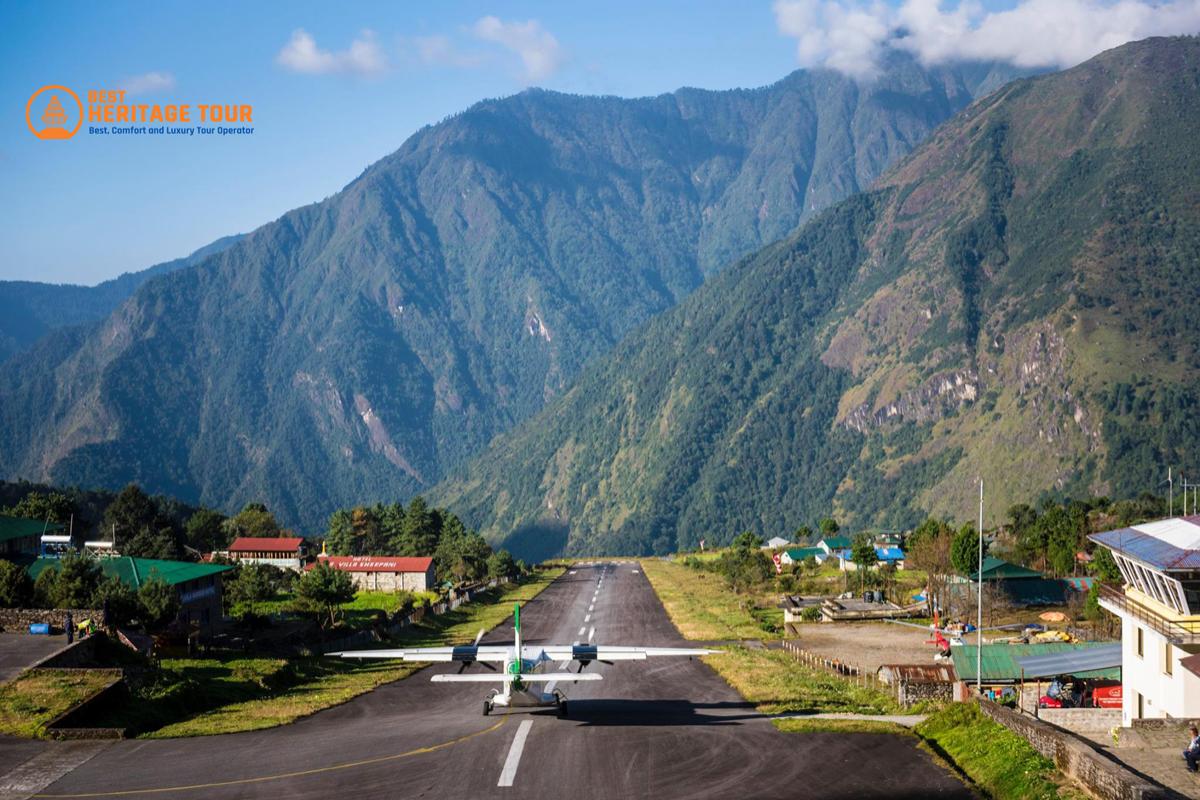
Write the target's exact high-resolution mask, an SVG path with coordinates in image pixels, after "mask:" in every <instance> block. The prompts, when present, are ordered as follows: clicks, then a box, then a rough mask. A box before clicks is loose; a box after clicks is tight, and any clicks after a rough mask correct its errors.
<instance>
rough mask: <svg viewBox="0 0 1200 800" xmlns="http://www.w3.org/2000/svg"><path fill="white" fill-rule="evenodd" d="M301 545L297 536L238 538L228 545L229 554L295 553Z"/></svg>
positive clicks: (301, 541)
mask: <svg viewBox="0 0 1200 800" xmlns="http://www.w3.org/2000/svg"><path fill="white" fill-rule="evenodd" d="M302 544H304V540H303V539H302V538H300V537H299V536H239V537H238V538H236V539H234V540H233V544H231V545H229V552H231V553H239V552H247V551H249V552H269V553H295V552H296V551H297V550H299V549H300V545H302Z"/></svg>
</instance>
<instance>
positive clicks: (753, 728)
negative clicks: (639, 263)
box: [0, 562, 972, 800]
mask: <svg viewBox="0 0 1200 800" xmlns="http://www.w3.org/2000/svg"><path fill="white" fill-rule="evenodd" d="M601 578H602V579H603V580H601ZM597 588H598V589H599V590H598V591H597ZM589 606H591V607H592V608H591V610H590V611H589ZM521 617H522V638H523V639H524V641H525V642H526V643H529V644H536V643H559V644H563V643H565V644H570V643H571V642H574V641H577V640H580V639H582V638H585V636H586V631H587V630H588V629H590V628H592V627H593V626H594V627H595V628H596V635H595V641H597V642H600V643H604V644H613V645H618V644H619V645H661V646H672V645H674V646H680V645H685V644H686V642H684V641H683V640H682V639H681V638H680V636H679V633H678V632H677V631H676V630H675V627H674V626H673V625H672V624H671V622H670V620H669V619H668V617H667V615H666V612H665V611H664V610H663V607H662V604H661V603H659V601H658V598H657V596H656V595H655V594H654V590H653V589H652V588H651V587H650V584H649V582H648V581H647V580H646V578H645V576H644V575H642V574H641V573H640V571H638V567H637V564H635V563H632V562H629V563H624V564H617V563H611V562H610V563H608V564H606V565H593V566H579V567H578V568H576V569H575V570H573V571H572V572H571V573H568V574H565V575H564V576H563V577H562V578H560V579H559V580H557V581H555V582H554V583H553V584H551V585H550V586H549V587H548V588H546V589H545V590H544V591H543V592H542V593H541V594H540V595H539V596H538V597H537V598H535V599H534V600H533V601H531V602H530V603H529V604H528V605H527V606H525V607H524V608H523V609H522V614H521ZM581 630H583V631H584V633H583V634H581V633H580V631H581ZM511 640H512V625H511V621H510V622H509V623H506V624H505V625H502V626H501V627H499V628H497V629H496V630H494V631H492V632H491V633H489V634H488V636H486V637H485V638H484V642H485V643H488V642H492V643H498V642H504V641H511ZM456 669H457V668H456V666H455V665H439V666H437V667H431V668H429V669H426V670H423V671H421V672H418V673H416V674H415V675H413V676H411V677H409V678H408V679H406V680H402V681H399V682H396V683H393V684H389V685H387V686H383V687H380V688H379V689H376V690H375V691H373V692H370V693H368V694H366V695H363V696H361V697H359V698H356V699H355V700H353V701H351V702H349V703H346V704H344V705H342V706H338V707H337V708H333V709H329V710H327V711H323V712H321V713H319V714H316V715H314V716H312V717H309V718H307V719H304V720H301V721H299V722H297V723H295V724H293V725H288V726H283V727H280V728H274V729H271V730H266V731H257V732H252V733H243V734H233V735H226V736H211V737H198V738H193V739H168V740H146V741H136V740H134V741H123V742H117V743H114V744H112V745H111V746H108V747H107V748H106V749H104V750H103V751H102V752H99V753H97V754H95V755H94V756H91V757H89V758H88V759H87V760H86V761H84V762H83V763H82V764H80V765H79V766H78V767H76V768H74V769H73V770H71V771H69V772H67V774H65V775H64V776H63V777H61V778H60V779H58V780H57V781H55V782H54V783H52V784H50V785H49V786H47V787H46V788H45V789H44V790H42V791H41V792H40V793H39V794H38V795H36V796H39V797H59V798H66V797H125V798H139V797H143V798H181V799H183V800H196V799H197V798H219V799H225V798H282V797H289V798H291V797H295V798H342V797H346V798H350V797H353V798H368V797H369V798H374V797H388V798H408V797H432V798H470V797H512V796H515V795H516V794H518V793H519V794H520V795H521V796H523V797H535V798H556V799H557V798H560V797H563V796H566V797H579V798H633V797H653V798H704V797H712V798H731V797H737V798H759V797H762V798H771V797H779V798H783V797H788V798H807V797H813V798H817V797H819V798H863V797H893V798H928V797H963V798H966V797H971V796H972V795H971V793H970V791H969V790H968V789H967V788H966V787H965V786H964V785H963V784H962V783H961V782H960V781H959V779H958V778H957V777H955V776H954V775H952V774H951V773H949V772H947V771H946V770H945V769H944V768H942V767H940V766H938V765H937V764H935V763H934V762H933V761H932V759H931V758H930V757H929V756H928V755H927V754H925V753H924V752H922V751H921V750H919V749H918V748H917V747H916V746H915V744H914V740H913V739H911V738H903V737H897V736H888V735H875V734H783V733H780V732H778V731H777V730H775V728H774V727H773V726H772V725H771V723H770V722H769V721H768V720H767V719H764V718H763V717H761V716H759V715H758V714H757V713H756V712H755V710H754V708H753V707H752V706H750V705H749V704H747V703H745V702H744V701H743V700H742V699H741V698H740V697H739V696H738V694H737V693H736V692H734V691H733V690H732V689H731V688H729V686H728V685H727V684H726V683H725V682H724V681H723V680H721V678H720V677H719V676H717V675H716V674H715V673H714V672H713V671H712V670H710V669H709V668H708V666H706V665H705V664H704V663H703V662H701V661H700V660H691V659H686V658H684V659H676V658H669V659H668V658H660V659H652V660H649V661H643V662H625V663H622V662H617V663H616V664H614V665H612V666H607V665H599V664H593V665H592V666H591V667H589V668H588V669H589V670H598V671H599V672H600V673H601V674H602V675H603V676H604V680H602V681H595V682H592V683H579V684H565V685H561V686H560V687H559V688H560V689H562V690H563V691H564V692H565V693H566V694H567V695H568V696H569V698H570V701H569V704H568V705H569V712H570V715H569V718H566V719H560V718H558V717H557V716H556V714H555V712H554V710H553V709H545V710H537V711H513V712H511V713H505V712H504V711H503V710H499V709H498V710H497V712H496V713H495V714H493V715H492V716H490V717H484V716H483V715H482V706H483V697H484V696H485V694H486V693H487V689H488V688H489V687H488V685H487V684H470V683H468V684H436V683H431V682H430V681H429V676H430V675H432V674H434V673H435V672H438V671H440V672H452V671H455V670H456ZM473 670H479V671H482V670H483V668H481V667H478V666H476V667H474V668H473ZM515 743H516V744H515ZM2 745H3V743H0V756H3V755H5V754H8V755H15V754H16V753H17V746H16V745H15V743H11V742H10V743H9V745H8V746H7V747H5V746H2ZM520 745H523V747H521V746H520ZM53 746H54V745H53V744H47V745H46V747H53ZM22 752H24V751H22ZM503 783H511V786H505V785H501V784H503Z"/></svg>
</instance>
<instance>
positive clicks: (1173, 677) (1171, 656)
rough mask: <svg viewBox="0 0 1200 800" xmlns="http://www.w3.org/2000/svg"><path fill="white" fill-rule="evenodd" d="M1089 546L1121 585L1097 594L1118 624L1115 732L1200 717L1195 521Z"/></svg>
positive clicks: (1199, 533)
mask: <svg viewBox="0 0 1200 800" xmlns="http://www.w3.org/2000/svg"><path fill="white" fill-rule="evenodd" d="M1089 538H1090V539H1092V541H1094V542H1096V543H1097V544H1100V545H1103V546H1104V547H1107V548H1108V549H1109V550H1111V551H1112V554H1113V558H1114V559H1115V560H1116V562H1117V566H1118V567H1119V568H1120V570H1121V576H1122V577H1123V579H1124V582H1125V585H1124V588H1123V589H1119V590H1118V589H1113V588H1111V587H1107V586H1101V594H1100V605H1101V606H1102V607H1103V608H1105V609H1106V610H1108V611H1110V612H1112V613H1113V614H1116V615H1117V616H1118V617H1120V619H1121V677H1122V682H1123V684H1124V705H1123V706H1122V709H1121V724H1122V725H1123V726H1126V727H1128V726H1129V725H1130V724H1131V723H1132V721H1133V720H1135V719H1146V718H1174V719H1191V718H1195V717H1200V516H1189V517H1175V518H1172V519H1164V520H1159V521H1157V522H1150V523H1146V524H1144V525H1133V526H1131V527H1129V528H1121V529H1119V530H1113V531H1105V532H1104V533H1096V534H1092V535H1091V536H1090V537H1089Z"/></svg>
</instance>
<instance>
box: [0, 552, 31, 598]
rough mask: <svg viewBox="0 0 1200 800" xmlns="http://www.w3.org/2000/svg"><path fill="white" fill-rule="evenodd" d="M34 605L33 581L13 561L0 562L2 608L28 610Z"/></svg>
mask: <svg viewBox="0 0 1200 800" xmlns="http://www.w3.org/2000/svg"><path fill="white" fill-rule="evenodd" d="M31 603H33V579H31V578H30V577H29V573H28V572H26V571H25V570H24V569H23V568H21V567H19V566H17V565H16V564H14V563H13V562H11V561H4V560H0V606H3V607H4V608H28V607H29V605H30V604H31Z"/></svg>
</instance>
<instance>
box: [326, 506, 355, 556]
mask: <svg viewBox="0 0 1200 800" xmlns="http://www.w3.org/2000/svg"><path fill="white" fill-rule="evenodd" d="M325 548H326V549H327V550H328V551H329V553H330V554H331V555H335V556H353V555H361V553H356V552H354V524H353V518H352V517H351V514H350V512H349V511H347V510H346V509H344V508H343V509H338V510H337V511H335V512H333V514H331V515H330V517H329V528H328V530H326V532H325Z"/></svg>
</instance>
